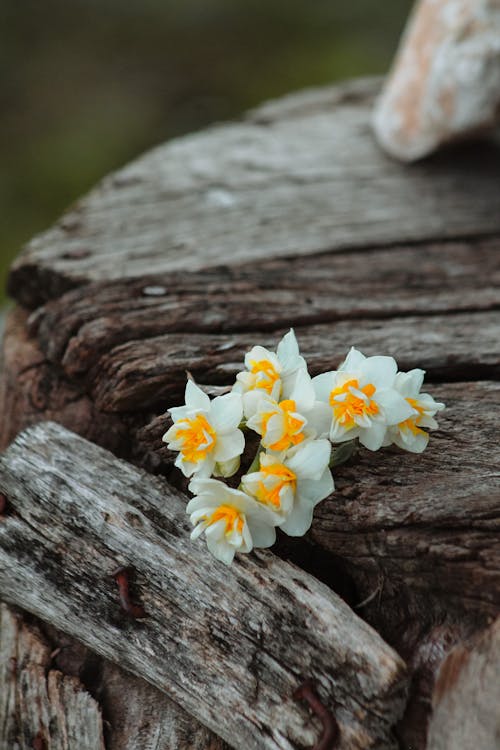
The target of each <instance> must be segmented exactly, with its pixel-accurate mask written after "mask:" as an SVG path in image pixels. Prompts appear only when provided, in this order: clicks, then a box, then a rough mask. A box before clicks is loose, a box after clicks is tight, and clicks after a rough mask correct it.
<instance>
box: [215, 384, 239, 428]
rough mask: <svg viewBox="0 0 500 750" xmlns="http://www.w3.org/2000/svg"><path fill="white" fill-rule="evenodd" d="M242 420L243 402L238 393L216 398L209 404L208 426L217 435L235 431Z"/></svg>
mask: <svg viewBox="0 0 500 750" xmlns="http://www.w3.org/2000/svg"><path fill="white" fill-rule="evenodd" d="M242 418H243V401H242V399H241V396H240V395H239V393H235V392H234V391H233V392H232V393H226V395H224V396H217V398H214V400H213V401H212V403H211V404H210V424H211V425H212V427H213V428H214V430H215V431H216V433H217V434H218V435H219V434H225V433H228V432H232V431H233V430H235V429H236V428H237V427H238V425H239V424H240V422H241V420H242Z"/></svg>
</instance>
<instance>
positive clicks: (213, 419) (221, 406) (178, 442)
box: [162, 380, 245, 477]
mask: <svg viewBox="0 0 500 750" xmlns="http://www.w3.org/2000/svg"><path fill="white" fill-rule="evenodd" d="M185 402H186V403H185V406H177V407H174V408H173V409H169V410H168V411H169V412H170V415H171V416H172V419H173V420H174V424H173V425H172V427H171V428H170V429H169V430H168V431H167V432H166V433H165V435H163V438H162V439H163V441H164V442H165V443H168V447H169V448H170V449H171V450H175V451H179V455H178V456H177V458H176V461H175V465H176V466H177V467H179V469H180V470H181V471H182V473H183V474H184V476H186V477H190V476H192V475H193V474H198V475H199V476H200V477H209V476H210V475H211V474H212V473H213V472H214V470H215V468H216V465H217V468H218V470H219V473H220V474H223V475H224V476H229V474H228V473H227V467H228V466H232V467H233V468H234V471H236V470H237V468H238V465H239V464H238V462H237V461H235V459H236V458H237V457H238V456H240V455H241V454H242V453H243V449H244V447H245V438H244V437H243V433H242V432H241V430H239V429H238V425H239V424H240V422H241V420H242V417H243V405H242V402H241V396H240V395H239V394H238V393H228V394H226V395H225V396H217V398H214V400H213V401H210V399H209V397H208V396H207V394H206V393H203V391H202V390H201V389H200V388H198V386H197V385H196V384H195V383H193V381H192V380H188V382H187V385H186V395H185ZM228 462H232V464H229V463H228ZM221 467H222V470H221Z"/></svg>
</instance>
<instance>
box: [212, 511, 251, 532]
mask: <svg viewBox="0 0 500 750" xmlns="http://www.w3.org/2000/svg"><path fill="white" fill-rule="evenodd" d="M217 521H224V522H225V524H226V530H225V532H224V533H225V534H231V532H232V531H234V530H235V528H236V530H237V531H238V532H239V533H240V534H241V532H242V531H243V525H244V517H243V513H241V511H239V510H237V509H236V508H233V506H232V505H219V507H218V508H216V509H215V510H214V512H213V513H212V515H211V516H210V518H209V519H208V523H207V526H212V524H214V523H217Z"/></svg>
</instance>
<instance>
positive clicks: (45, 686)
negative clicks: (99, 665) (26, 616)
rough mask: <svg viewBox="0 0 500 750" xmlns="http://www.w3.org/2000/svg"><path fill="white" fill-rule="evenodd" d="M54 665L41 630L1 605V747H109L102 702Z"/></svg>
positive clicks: (83, 749) (61, 749)
mask: <svg viewBox="0 0 500 750" xmlns="http://www.w3.org/2000/svg"><path fill="white" fill-rule="evenodd" d="M51 665H52V657H51V650H50V647H49V645H48V644H47V643H46V642H45V641H44V639H43V637H42V636H41V634H40V633H39V632H37V631H36V629H34V628H32V627H29V626H27V625H26V624H24V623H23V622H22V620H21V619H20V618H19V617H15V616H14V614H13V613H12V612H11V611H10V610H9V608H8V607H6V606H5V605H3V604H0V748H2V750H33V748H44V750H105V746H104V737H103V726H102V716H101V712H100V708H99V705H98V703H97V702H96V701H95V700H94V698H93V697H92V696H90V695H89V693H88V692H87V691H86V690H85V688H84V687H83V685H82V684H81V683H80V681H79V680H78V679H77V678H75V677H68V676H66V675H63V674H62V673H61V672H60V671H58V670H57V669H53V668H52V666H51ZM37 738H38V740H37Z"/></svg>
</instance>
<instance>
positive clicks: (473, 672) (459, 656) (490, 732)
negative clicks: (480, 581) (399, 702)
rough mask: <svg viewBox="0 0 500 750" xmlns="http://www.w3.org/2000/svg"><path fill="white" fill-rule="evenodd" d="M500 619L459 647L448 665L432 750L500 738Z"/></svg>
mask: <svg viewBox="0 0 500 750" xmlns="http://www.w3.org/2000/svg"><path fill="white" fill-rule="evenodd" d="M499 674H500V618H497V620H496V621H495V622H494V623H493V624H492V625H491V627H490V628H488V630H486V631H485V632H484V633H482V634H481V636H480V637H479V638H476V642H474V643H468V644H464V645H460V646H456V647H455V648H454V649H453V650H452V651H451V652H450V653H449V655H448V656H447V658H446V660H445V661H444V663H443V664H442V666H441V668H440V670H439V674H438V679H437V682H436V687H435V689H434V696H433V703H434V714H433V717H432V721H431V724H430V727H429V750H455V748H457V747H471V748H474V747H476V748H477V747H480V748H484V750H497V748H498V745H499V741H500V711H499V706H500V680H499V679H498V677H499Z"/></svg>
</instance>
